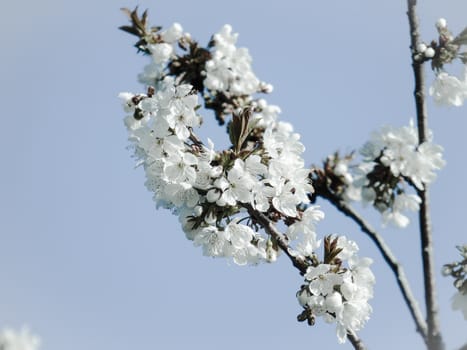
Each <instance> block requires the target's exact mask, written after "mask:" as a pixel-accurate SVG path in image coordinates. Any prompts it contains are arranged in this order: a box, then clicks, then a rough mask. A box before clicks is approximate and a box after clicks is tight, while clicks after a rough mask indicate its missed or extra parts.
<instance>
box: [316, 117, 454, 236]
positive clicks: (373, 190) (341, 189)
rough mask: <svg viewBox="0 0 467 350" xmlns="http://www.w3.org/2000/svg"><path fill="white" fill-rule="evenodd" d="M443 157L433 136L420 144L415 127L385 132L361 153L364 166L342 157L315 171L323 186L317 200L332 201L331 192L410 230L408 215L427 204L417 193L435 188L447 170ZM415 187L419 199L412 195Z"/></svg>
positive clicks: (378, 133) (351, 157) (330, 159)
mask: <svg viewBox="0 0 467 350" xmlns="http://www.w3.org/2000/svg"><path fill="white" fill-rule="evenodd" d="M442 151H443V149H442V147H441V146H439V145H436V144H434V143H433V142H432V133H431V132H430V133H429V135H428V140H427V141H425V142H423V143H421V144H419V142H418V134H417V129H416V128H415V126H414V124H413V122H412V121H411V122H410V124H409V125H408V126H404V127H400V128H395V127H392V126H385V127H383V128H381V129H380V130H378V131H376V132H373V134H372V135H371V138H370V140H369V141H368V142H366V143H365V144H364V146H363V147H362V148H361V149H360V155H361V162H360V163H357V162H356V160H355V155H354V154H350V155H347V156H345V157H341V156H339V154H337V153H336V154H333V155H331V156H329V157H328V158H327V159H326V161H325V162H324V166H323V168H322V169H320V168H314V169H313V171H312V178H314V180H315V183H317V184H319V185H317V186H315V187H317V191H316V192H317V193H316V195H318V196H319V195H322V196H324V197H326V195H327V193H329V192H331V193H332V194H333V195H336V196H338V197H340V198H342V199H344V200H348V201H362V202H363V203H368V204H371V205H373V206H374V207H375V208H376V209H377V210H378V211H379V212H381V214H382V219H383V223H384V224H387V223H392V224H394V225H395V226H396V227H406V226H407V225H408V224H409V218H408V217H407V216H406V215H405V212H406V211H407V210H409V211H418V209H419V204H420V202H421V199H420V197H419V196H418V194H417V193H416V191H417V190H423V189H424V184H430V183H431V182H433V180H434V179H435V178H436V173H435V171H436V170H439V169H441V168H442V167H443V166H444V165H445V161H444V160H443V157H442ZM411 187H412V190H415V193H410V188H411ZM413 192H414V191H413ZM316 195H315V196H316Z"/></svg>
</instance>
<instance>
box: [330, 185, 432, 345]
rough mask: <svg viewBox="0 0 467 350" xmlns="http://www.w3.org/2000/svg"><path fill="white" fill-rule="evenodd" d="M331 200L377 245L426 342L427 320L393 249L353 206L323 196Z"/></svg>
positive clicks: (333, 197) (334, 197) (336, 198)
mask: <svg viewBox="0 0 467 350" xmlns="http://www.w3.org/2000/svg"><path fill="white" fill-rule="evenodd" d="M323 198H326V199H327V200H329V201H330V202H331V203H332V204H334V206H335V207H336V208H337V209H338V210H339V211H340V212H342V213H343V214H345V215H346V216H348V217H349V218H351V219H352V220H353V221H355V223H356V224H357V225H358V226H360V229H361V230H362V231H363V232H365V233H366V234H367V235H368V236H369V237H370V239H371V240H372V241H373V242H374V243H375V245H376V247H377V248H378V250H379V251H380V253H381V255H382V256H383V258H384V261H386V263H387V264H388V266H389V268H390V269H391V270H392V272H393V273H394V276H395V277H396V280H397V284H398V286H399V289H400V291H401V293H402V297H403V298H404V301H405V303H406V304H407V307H408V308H409V311H410V314H411V315H412V318H413V320H414V322H415V325H416V329H417V332H418V333H420V335H421V336H422V338H423V339H424V340H425V342H426V339H427V325H426V322H425V320H424V319H423V315H422V313H421V311H420V308H419V306H418V302H417V300H416V299H415V297H414V295H413V293H412V290H411V288H410V284H409V281H408V280H407V277H406V275H405V271H404V268H403V267H402V265H401V264H400V263H399V262H398V261H397V259H396V257H395V256H394V254H393V252H392V251H391V248H389V246H388V245H387V244H386V242H385V241H384V240H383V237H382V236H381V235H380V234H379V233H378V232H377V231H375V230H374V229H373V228H372V227H371V226H370V224H368V223H367V222H366V221H365V219H363V218H362V217H361V216H360V215H359V214H358V213H357V212H356V211H355V210H354V209H353V208H352V207H351V206H349V205H348V204H347V203H345V202H344V201H343V200H341V199H339V198H338V197H336V196H333V195H332V194H330V193H329V194H328V195H327V196H323Z"/></svg>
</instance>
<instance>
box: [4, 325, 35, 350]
mask: <svg viewBox="0 0 467 350" xmlns="http://www.w3.org/2000/svg"><path fill="white" fill-rule="evenodd" d="M40 344H41V341H40V338H39V337H38V336H37V335H34V334H32V333H31V332H30V331H29V329H28V328H27V327H22V328H21V330H20V331H15V330H13V329H10V328H5V329H3V330H2V331H1V332H0V349H2V350H38V349H39V347H40Z"/></svg>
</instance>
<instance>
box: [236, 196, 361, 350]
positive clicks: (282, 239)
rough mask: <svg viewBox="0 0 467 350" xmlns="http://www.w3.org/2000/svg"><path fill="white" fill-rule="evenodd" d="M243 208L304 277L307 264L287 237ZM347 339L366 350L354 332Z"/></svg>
mask: <svg viewBox="0 0 467 350" xmlns="http://www.w3.org/2000/svg"><path fill="white" fill-rule="evenodd" d="M245 208H246V209H247V210H248V214H249V215H250V217H251V218H252V219H254V220H255V221H256V222H258V223H259V224H261V226H262V227H263V228H264V230H265V231H266V232H267V233H268V234H269V235H271V237H273V238H274V239H275V240H276V242H277V245H278V246H279V248H280V249H281V250H282V251H283V252H284V253H285V254H286V255H287V256H288V257H289V259H290V260H291V261H292V264H293V265H294V266H295V267H296V268H297V269H298V270H299V271H300V273H301V274H302V275H304V274H305V273H306V270H307V268H308V266H309V265H308V263H307V262H306V260H305V258H304V257H303V256H299V255H295V254H292V248H290V247H289V244H288V239H287V237H286V236H285V235H284V234H282V233H281V232H279V230H278V229H277V228H276V226H275V225H274V222H273V221H272V220H271V219H269V218H268V217H267V216H266V215H264V214H263V213H261V212H259V211H257V210H255V209H254V208H253V207H252V206H251V205H248V204H247V205H245ZM347 339H349V341H350V343H351V344H352V346H353V347H354V349H355V350H366V346H365V344H364V343H363V341H362V340H361V339H360V338H359V337H358V336H357V335H356V334H355V332H352V331H348V333H347Z"/></svg>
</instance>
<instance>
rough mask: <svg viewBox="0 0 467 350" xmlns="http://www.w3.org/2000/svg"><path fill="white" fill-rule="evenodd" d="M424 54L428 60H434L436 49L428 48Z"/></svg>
mask: <svg viewBox="0 0 467 350" xmlns="http://www.w3.org/2000/svg"><path fill="white" fill-rule="evenodd" d="M424 54H425V57H426V58H433V57H434V56H435V49H433V48H432V47H428V48H427V49H426V50H425V52H424Z"/></svg>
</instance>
